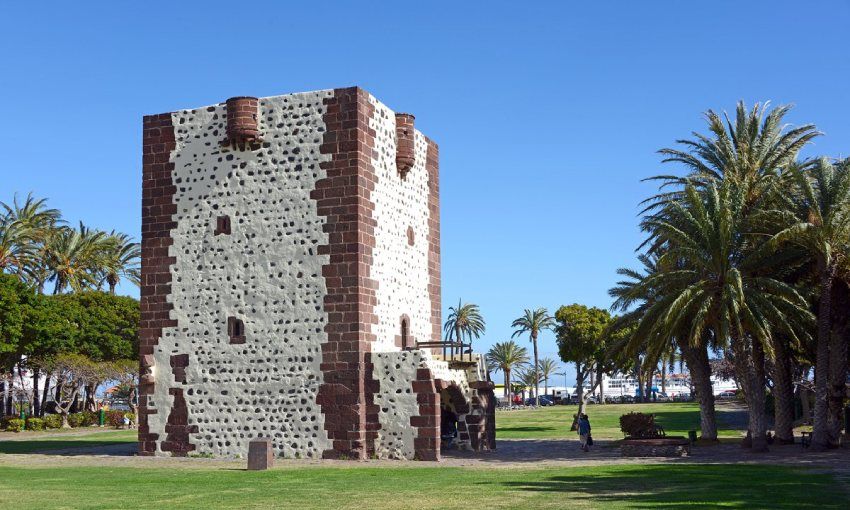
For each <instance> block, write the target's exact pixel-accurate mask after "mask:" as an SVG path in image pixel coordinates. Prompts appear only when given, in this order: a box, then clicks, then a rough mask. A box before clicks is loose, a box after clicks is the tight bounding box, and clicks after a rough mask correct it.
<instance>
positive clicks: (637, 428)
mask: <svg viewBox="0 0 850 510" xmlns="http://www.w3.org/2000/svg"><path fill="white" fill-rule="evenodd" d="M620 430H622V431H623V433H624V434H625V435H626V436H628V437H634V438H647V437H656V436H657V435H658V433H657V428H656V426H655V415H653V414H644V413H635V412H632V413H629V414H624V415H622V416H620Z"/></svg>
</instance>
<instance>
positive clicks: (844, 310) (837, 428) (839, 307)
mask: <svg viewBox="0 0 850 510" xmlns="http://www.w3.org/2000/svg"><path fill="white" fill-rule="evenodd" d="M848 291H850V289H848V287H847V284H846V283H844V282H842V281H836V282H835V284H834V287H833V291H832V310H831V312H830V313H831V317H830V318H831V319H832V334H831V335H830V341H829V358H830V359H829V418H828V420H827V423H828V428H829V442H830V445H831V446H836V447H837V446H839V444H840V441H841V428H842V422H843V414H844V399H845V397H846V396H847V345H848V342H850V320H848V319H850V314H848V309H850V292H848Z"/></svg>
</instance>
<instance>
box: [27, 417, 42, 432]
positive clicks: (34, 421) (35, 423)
mask: <svg viewBox="0 0 850 510" xmlns="http://www.w3.org/2000/svg"><path fill="white" fill-rule="evenodd" d="M27 430H44V420H42V419H41V418H27Z"/></svg>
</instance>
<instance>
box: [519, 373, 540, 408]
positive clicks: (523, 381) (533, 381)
mask: <svg viewBox="0 0 850 510" xmlns="http://www.w3.org/2000/svg"><path fill="white" fill-rule="evenodd" d="M514 382H515V384H516V385H517V386H520V387H521V388H522V389H527V390H528V391H529V392H532V391H533V392H534V403H535V405H537V406H539V405H540V397H539V395H538V393H537V389H538V388H540V376H539V372H538V371H537V370H534V369H533V367H529V366H523V367H520V368H519V369H517V371H516V373H515V374H514Z"/></svg>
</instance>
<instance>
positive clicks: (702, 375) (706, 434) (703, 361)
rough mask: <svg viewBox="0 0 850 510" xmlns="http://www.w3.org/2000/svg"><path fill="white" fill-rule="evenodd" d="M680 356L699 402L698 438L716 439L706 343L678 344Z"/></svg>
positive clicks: (715, 419)
mask: <svg viewBox="0 0 850 510" xmlns="http://www.w3.org/2000/svg"><path fill="white" fill-rule="evenodd" d="M680 349H681V351H682V358H684V360H685V363H686V364H687V365H688V372H690V374H691V386H692V387H693V392H694V396H695V397H696V399H697V401H698V402H699V422H700V432H701V435H700V439H703V440H707V441H717V417H716V413H715V409H714V388H713V387H712V386H711V364H710V363H709V359H708V345H701V346H699V347H690V346H688V345H685V346H680Z"/></svg>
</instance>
